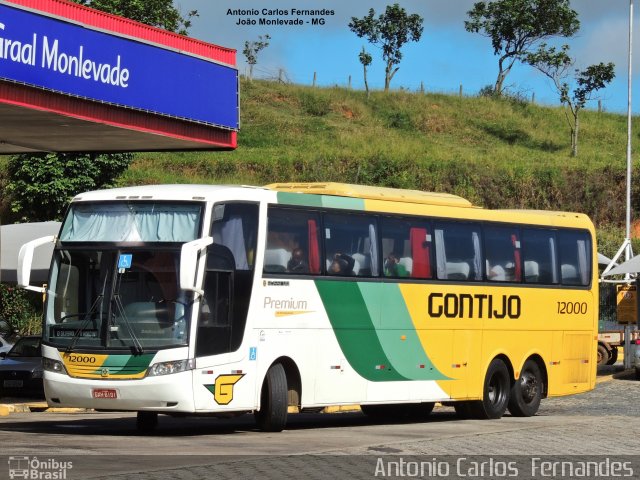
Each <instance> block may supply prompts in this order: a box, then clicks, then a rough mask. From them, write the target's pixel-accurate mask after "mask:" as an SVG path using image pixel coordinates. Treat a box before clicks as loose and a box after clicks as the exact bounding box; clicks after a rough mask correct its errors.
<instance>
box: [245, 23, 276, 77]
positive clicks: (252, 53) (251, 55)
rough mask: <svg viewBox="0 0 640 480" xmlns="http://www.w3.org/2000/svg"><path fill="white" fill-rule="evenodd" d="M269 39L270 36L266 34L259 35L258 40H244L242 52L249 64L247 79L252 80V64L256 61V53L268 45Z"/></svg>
mask: <svg viewBox="0 0 640 480" xmlns="http://www.w3.org/2000/svg"><path fill="white" fill-rule="evenodd" d="M269 40H271V37H270V36H269V34H267V35H265V36H264V37H263V36H262V35H260V36H259V37H258V40H255V41H254V40H252V41H249V40H247V41H246V42H244V50H242V53H243V55H244V56H245V57H246V59H247V63H248V64H249V81H251V80H253V66H254V65H255V64H256V63H258V54H259V53H260V52H261V51H262V50H264V49H265V48H267V47H268V46H269Z"/></svg>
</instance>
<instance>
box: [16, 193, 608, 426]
mask: <svg viewBox="0 0 640 480" xmlns="http://www.w3.org/2000/svg"><path fill="white" fill-rule="evenodd" d="M49 241H53V242H55V250H54V255H53V261H52V267H51V274H50V275H51V278H50V281H49V283H48V286H47V287H46V294H47V300H46V306H45V316H44V325H43V355H44V368H45V374H44V385H45V392H46V397H47V401H48V403H49V404H50V405H53V406H69V407H88V408H97V409H103V410H130V411H136V412H138V427H139V428H140V429H143V430H150V429H153V428H155V426H156V424H157V417H158V414H159V413H162V414H169V415H171V414H180V415H184V414H188V413H191V414H221V415H224V416H228V415H229V414H242V413H247V412H253V413H254V414H255V417H256V420H257V423H258V425H259V427H260V428H262V429H263V430H267V431H280V430H282V429H283V428H285V426H286V421H287V415H288V412H289V411H291V410H292V409H293V410H295V409H297V410H304V409H318V408H320V407H326V406H336V405H353V404H356V405H360V406H361V408H362V411H363V412H364V413H366V414H367V415H371V416H387V417H407V416H413V417H424V416H426V415H428V414H429V413H430V412H431V410H432V409H433V406H434V404H435V402H443V403H450V404H451V405H453V406H454V407H455V409H456V412H457V413H458V414H459V415H460V416H463V417H472V418H500V417H502V415H503V414H504V413H505V411H506V410H507V409H508V410H509V412H510V413H511V414H512V415H516V416H531V415H534V414H535V413H536V412H537V411H538V408H539V405H540V402H541V399H543V398H544V397H548V396H557V395H568V394H573V393H579V392H585V391H587V390H590V389H592V388H593V387H594V385H595V374H596V358H595V356H596V343H597V325H598V322H597V305H598V299H597V292H598V288H597V286H598V283H597V268H596V263H595V262H596V261H597V255H596V245H595V233H594V228H593V225H592V223H591V221H590V220H589V219H588V218H587V217H586V216H585V215H582V214H578V213H563V212H543V211H524V210H487V209H483V208H477V207H474V206H473V205H472V204H471V203H469V202H468V201H466V200H464V199H462V198H460V197H457V196H453V195H447V194H435V193H426V192H419V191H410V190H400V189H390V188H379V187H366V186H359V185H347V184H338V183H296V184H287V183H283V184H272V185H268V186H266V187H244V186H243V187H241V186H208V185H165V186H157V185H156V186H144V187H131V188H123V189H112V190H104V191H96V192H88V193H85V194H81V195H78V196H77V197H76V198H75V199H74V200H73V201H72V203H71V205H70V207H69V210H68V212H67V215H66V218H65V220H64V222H63V224H62V228H61V231H60V234H59V235H58V236H57V237H52V238H44V239H40V240H36V241H34V242H31V243H29V244H27V245H25V246H24V247H23V249H22V251H21V253H20V266H19V283H20V284H21V285H23V286H26V287H28V288H31V289H36V290H37V289H38V287H35V286H29V269H30V259H31V258H32V256H33V249H34V248H36V247H37V246H38V245H42V244H43V243H46V242H49Z"/></svg>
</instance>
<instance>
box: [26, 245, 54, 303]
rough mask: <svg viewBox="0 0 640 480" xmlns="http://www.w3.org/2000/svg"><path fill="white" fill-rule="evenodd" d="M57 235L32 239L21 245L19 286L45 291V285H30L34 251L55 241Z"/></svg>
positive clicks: (40, 291)
mask: <svg viewBox="0 0 640 480" xmlns="http://www.w3.org/2000/svg"><path fill="white" fill-rule="evenodd" d="M55 241H56V236H55V235H48V236H46V237H40V238H36V239H35V240H31V241H30V242H27V243H25V244H24V245H22V247H20V252H19V253H18V271H17V277H18V286H19V287H22V288H24V289H25V290H31V291H34V292H39V293H44V292H45V289H44V288H43V287H34V286H32V285H29V280H30V279H31V266H32V265H33V252H34V251H35V249H36V248H38V247H41V246H43V245H46V244H48V243H55Z"/></svg>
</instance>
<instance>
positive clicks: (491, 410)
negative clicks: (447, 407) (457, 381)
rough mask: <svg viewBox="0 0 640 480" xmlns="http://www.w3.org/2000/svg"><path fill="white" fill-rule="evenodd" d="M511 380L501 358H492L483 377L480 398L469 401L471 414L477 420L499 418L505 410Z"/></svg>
mask: <svg viewBox="0 0 640 480" xmlns="http://www.w3.org/2000/svg"><path fill="white" fill-rule="evenodd" d="M510 390H511V380H510V378H509V370H508V369H507V366H506V365H505V364H504V362H503V361H502V360H500V359H499V358H494V359H493V361H492V362H491V363H490V364H489V368H488V369H487V374H486V375H485V377H484V386H483V389H482V400H477V401H473V402H471V405H470V407H471V414H472V416H473V417H474V418H477V419H479V420H489V419H497V418H501V417H502V415H503V414H504V412H505V411H506V410H507V404H508V403H509V391H510Z"/></svg>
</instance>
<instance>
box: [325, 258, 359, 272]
mask: <svg viewBox="0 0 640 480" xmlns="http://www.w3.org/2000/svg"><path fill="white" fill-rule="evenodd" d="M355 263H356V261H355V260H354V259H353V257H352V256H350V255H346V254H344V253H336V254H335V255H334V256H333V261H332V262H331V265H330V266H329V275H351V274H352V273H353V266H354V265H355Z"/></svg>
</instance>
